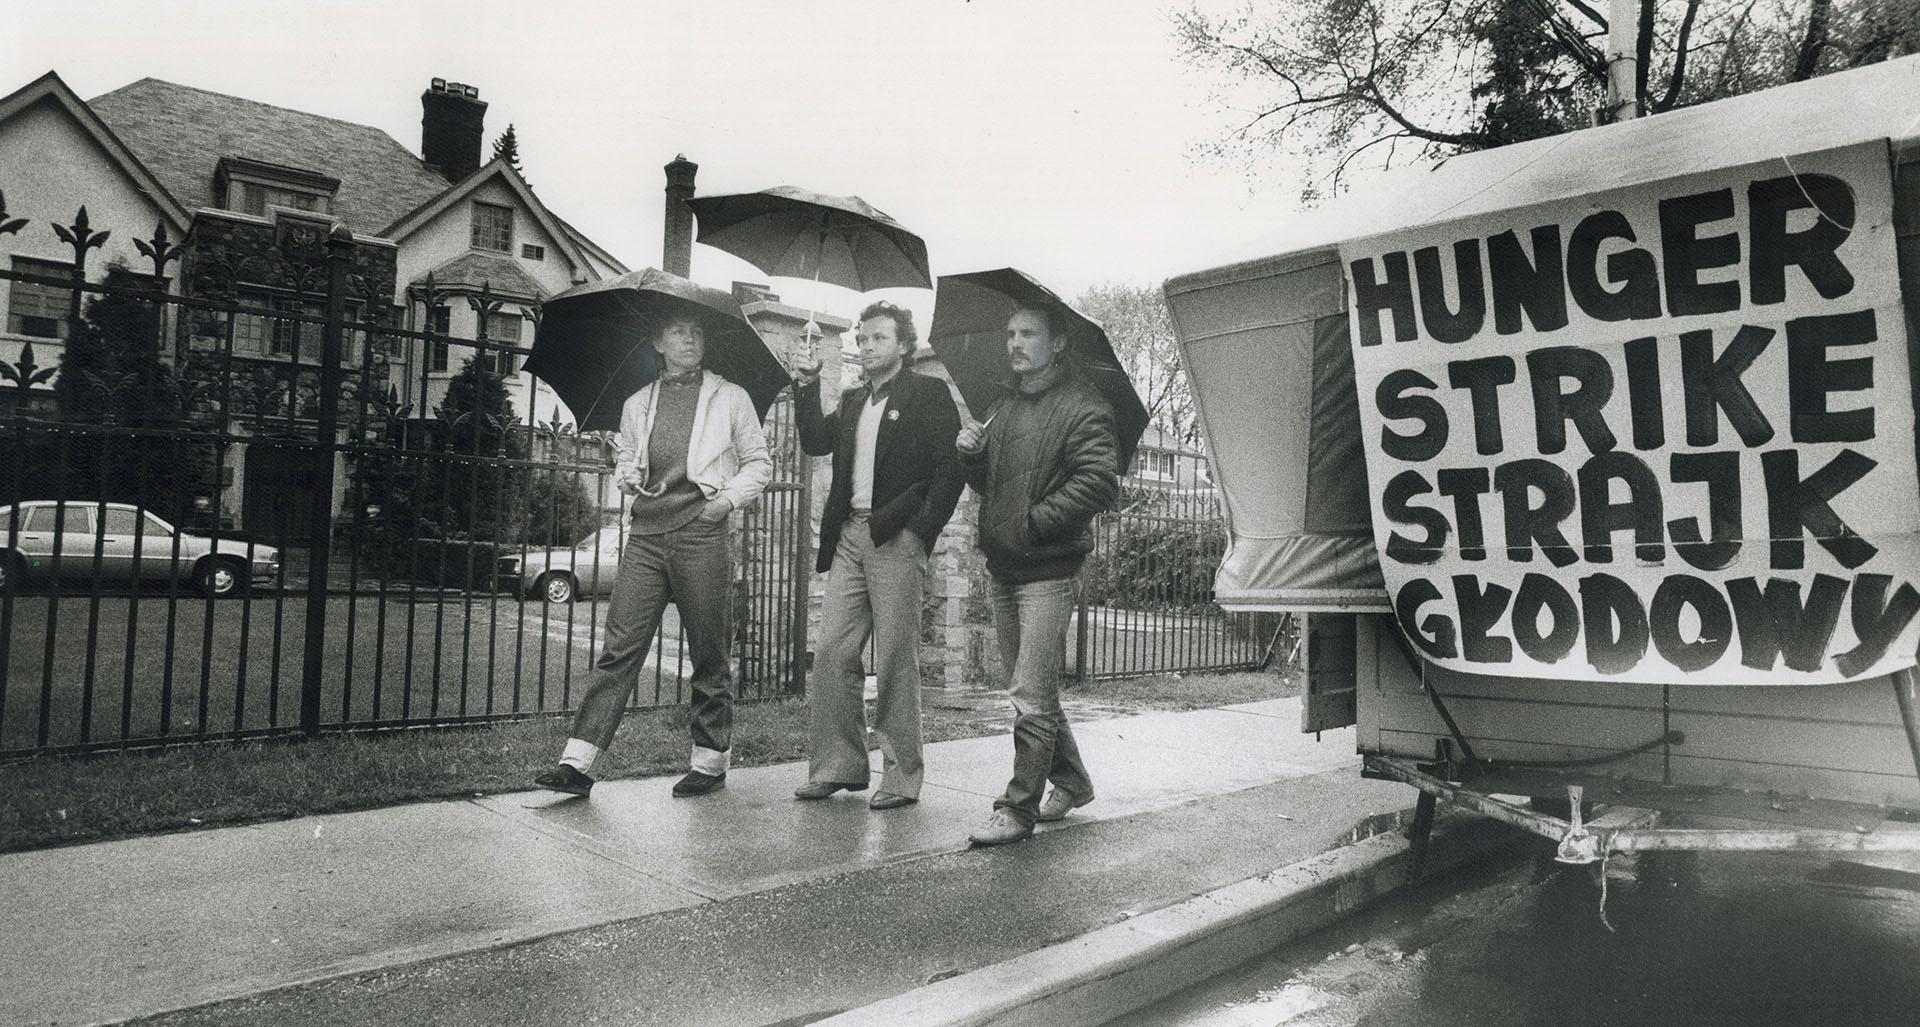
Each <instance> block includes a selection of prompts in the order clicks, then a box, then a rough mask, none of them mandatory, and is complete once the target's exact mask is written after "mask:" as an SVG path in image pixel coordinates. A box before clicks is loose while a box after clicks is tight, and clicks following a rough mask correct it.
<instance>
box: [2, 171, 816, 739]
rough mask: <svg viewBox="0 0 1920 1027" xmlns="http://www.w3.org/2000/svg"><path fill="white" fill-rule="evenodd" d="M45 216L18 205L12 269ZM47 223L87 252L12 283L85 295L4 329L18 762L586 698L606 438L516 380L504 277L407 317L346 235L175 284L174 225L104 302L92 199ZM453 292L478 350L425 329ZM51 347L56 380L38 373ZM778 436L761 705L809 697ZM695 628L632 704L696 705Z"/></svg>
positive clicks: (442, 719)
mask: <svg viewBox="0 0 1920 1027" xmlns="http://www.w3.org/2000/svg"><path fill="white" fill-rule="evenodd" d="M26 227H29V226H28V225H27V224H26V223H24V222H22V221H20V220H19V219H10V218H8V217H7V215H6V213H5V210H4V200H3V199H0V251H4V249H5V243H6V242H7V239H8V235H9V234H10V233H17V232H19V231H21V230H22V229H23V228H26ZM31 227H33V228H34V229H35V230H45V229H46V228H48V227H51V228H52V229H53V230H54V231H55V232H56V233H57V234H58V235H59V237H60V239H61V240H62V241H63V242H64V243H66V244H67V245H69V246H71V247H72V249H73V252H74V256H73V260H72V262H71V264H70V265H68V266H67V267H66V268H65V272H66V273H64V274H51V273H46V269H45V268H44V267H42V266H40V265H32V266H30V267H29V268H28V269H26V270H22V269H19V268H18V267H17V266H16V267H12V268H10V267H7V266H4V265H0V288H7V289H12V290H16V291H15V293H14V295H15V297H16V298H17V297H19V296H22V295H26V296H38V297H40V298H41V299H42V300H45V299H47V297H49V296H54V295H57V296H59V297H60V298H62V299H64V301H65V305H64V311H62V310H61V309H59V308H58V306H57V305H51V304H48V303H43V304H42V305H43V306H52V312H53V315H54V316H48V315H47V313H46V312H45V311H38V310H37V308H36V309H35V310H34V311H32V312H30V313H29V314H27V315H23V316H32V317H41V318H43V320H41V321H37V322H33V323H26V322H22V323H20V324H14V325H10V326H9V329H8V332H7V334H6V336H4V337H0V338H5V339H6V340H9V341H8V342H0V345H10V344H11V343H15V342H17V343H18V344H19V345H18V349H17V350H15V351H13V352H11V353H9V354H8V355H10V356H11V357H12V359H11V362H10V363H0V377H3V378H4V379H5V384H4V385H0V452H4V453H6V454H8V456H7V458H6V459H5V460H4V461H0V640H3V641H4V644H5V648H6V653H5V656H4V658H0V755H14V754H21V753H30V752H54V751H79V750H90V749H99V748H112V747H124V746H130V745H148V744H165V743H170V742H176V741H183V740H199V739H207V738H216V737H218V738H246V737H257V736H270V735H283V734H294V733H302V734H307V735H314V734H318V733H320V732H323V731H338V730H358V729H378V728H393V727H411V726H418V725H442V724H457V723H472V722H479V721H486V720H495V719H503V718H516V717H527V716H537V715H549V714H561V713H565V712H568V711H570V710H571V709H572V706H573V703H574V701H575V699H576V697H577V694H576V689H575V684H576V682H577V681H579V680H580V679H581V676H582V675H583V674H584V673H585V672H586V671H587V670H588V669H589V668H590V667H591V663H592V659H593V657H594V655H595V652H594V644H595V640H596V638H597V635H598V631H599V626H600V621H601V620H602V618H604V616H605V609H604V607H605V604H606V593H608V592H610V590H611V584H612V581H613V576H614V567H615V561H616V560H617V551H618V550H617V539H618V538H619V537H620V534H621V531H620V528H621V525H620V524H618V523H617V520H616V518H617V517H618V513H617V511H618V510H619V508H620V506H621V505H622V504H621V503H620V502H619V497H618V494H617V492H616V491H615V490H614V489H613V486H612V484H611V451H610V449H609V448H608V447H607V446H606V445H605V443H604V440H603V439H602V438H601V437H598V436H595V435H588V436H581V435H577V434H574V433H572V432H571V431H570V430H569V429H568V428H566V427H564V426H562V425H561V424H559V423H557V421H555V420H552V419H549V420H548V421H546V422H541V421H539V420H537V415H538V414H539V412H540V410H541V408H542V399H541V397H540V396H539V395H538V389H537V386H536V385H535V383H534V382H533V381H532V379H530V378H528V377H527V376H525V375H515V374H514V373H513V372H514V371H515V369H516V368H517V367H518V366H519V364H520V363H521V362H522V361H523V360H524V358H525V357H526V356H527V355H528V354H529V353H530V352H531V350H530V349H529V348H527V347H525V346H521V345H519V344H518V342H517V341H501V342H494V341H491V340H490V339H489V338H488V336H489V333H490V331H491V328H490V326H491V325H494V324H497V323H498V321H497V315H499V314H500V311H501V308H502V303H501V300H500V299H499V297H497V296H495V295H493V294H492V292H491V289H490V287H482V288H481V289H479V290H478V291H477V292H476V293H473V294H470V295H465V296H464V297H456V296H455V295H454V294H452V293H451V292H449V291H448V290H444V289H440V288H437V287H436V286H434V284H433V283H432V281H431V279H429V280H427V281H426V282H425V283H424V285H423V286H422V287H418V288H415V289H412V290H409V293H408V296H407V301H406V302H405V303H404V304H395V303H393V301H392V298H393V296H394V295H395V290H394V289H393V287H392V278H391V270H390V268H391V264H390V263H389V265H388V271H387V274H386V277H384V278H383V277H382V276H381V275H380V274H379V273H378V268H377V267H374V268H372V270H369V265H367V262H366V261H365V259H364V257H365V254H364V253H357V252H356V249H357V248H356V244H355V243H354V242H353V241H352V240H351V239H350V238H347V237H345V236H344V233H341V234H339V235H336V236H333V237H325V233H324V231H323V232H322V237H321V238H319V239H317V240H314V242H315V245H313V246H310V247H308V249H307V251H306V258H305V259H299V258H298V255H296V258H295V259H288V260H272V261H255V262H254V263H252V264H249V263H248V262H247V261H245V260H239V261H229V262H227V263H226V264H225V265H224V266H219V267H212V268H211V269H210V265H214V264H215V263H216V258H217V256H218V254H217V253H215V252H213V251H212V250H211V248H209V249H210V252H209V253H208V254H205V255H199V256H196V255H194V254H188V258H189V261H188V262H189V264H192V263H194V262H195V261H198V262H199V266H197V267H188V268H184V269H183V271H182V278H183V279H184V285H185V286H186V287H185V288H181V289H178V290H176V289H175V288H174V287H173V286H172V284H171V283H170V281H169V279H168V277H167V272H168V270H169V265H170V264H173V263H175V262H176V261H179V260H180V259H181V258H182V255H183V250H182V247H181V246H179V245H177V244H174V243H171V242H170V241H169V240H168V239H167V237H166V234H165V231H164V228H162V229H161V230H160V231H158V232H156V233H155V235H154V237H153V239H152V240H151V242H150V243H148V242H143V243H141V244H140V247H139V249H140V252H141V253H142V254H143V255H144V256H146V257H147V258H148V259H149V260H150V261H151V262H152V264H153V268H152V272H151V273H150V274H141V275H136V274H134V273H132V272H130V271H126V270H124V269H120V268H114V269H111V270H109V271H108V273H107V274H106V276H105V279H104V280H103V281H96V282H88V281H87V280H86V279H87V274H86V272H87V266H86V265H87V260H88V257H89V251H90V250H92V249H95V248H97V247H98V246H99V242H100V240H101V239H103V238H105V236H106V234H107V233H105V232H97V231H95V230H94V229H93V228H92V227H91V226H90V225H88V224H87V221H86V214H85V210H84V209H82V211H81V212H80V216H79V217H77V218H76V219H75V221H74V223H73V224H71V225H64V226H61V225H55V226H31ZM196 231H197V230H196ZM361 249H364V248H361ZM209 275H212V276H213V277H214V278H218V279H221V280H224V281H226V282H228V283H230V284H231V283H235V282H240V283H246V284H247V285H248V286H249V288H248V290H247V291H246V293H245V294H244V295H241V294H239V293H237V292H235V291H234V290H232V289H225V290H223V289H214V288H207V287H206V283H207V281H209V280H212V279H209V278H208V277H207V276H209ZM222 276H224V277H222ZM22 286H24V288H22ZM182 293H187V294H188V295H182ZM458 298H464V299H465V300H466V301H467V302H468V303H469V304H470V305H471V306H472V308H473V310H474V312H475V315H476V320H477V323H478V325H479V329H478V331H477V333H476V335H477V337H476V338H473V339H465V338H458V337H454V336H452V335H450V334H449V333H448V332H447V330H446V326H445V324H444V323H443V322H440V321H438V320H436V318H435V315H434V314H433V312H434V311H435V310H437V309H439V308H440V307H441V306H442V305H444V304H447V303H450V302H453V301H454V300H456V299H458ZM27 306H29V307H31V306H32V304H27ZM62 314H63V315H64V316H60V315H62ZM533 316H536V317H537V310H536V311H534V314H533ZM10 320H12V319H11V318H10ZM36 338H38V339H41V340H42V343H41V345H42V348H41V349H40V350H38V351H36V349H35V347H34V345H33V342H32V341H30V340H33V339H36ZM55 345H59V346H64V347H65V351H66V352H65V357H64V359H63V360H60V361H57V362H56V361H54V360H49V362H48V363H49V364H55V363H57V364H58V366H60V367H61V368H62V369H63V370H62V373H61V374H60V375H59V377H58V378H54V376H53V370H54V368H53V367H51V366H47V365H42V364H40V363H38V361H39V360H40V359H41V358H42V357H43V356H46V355H47V349H48V348H50V347H52V346H55ZM463 352H471V353H472V354H473V357H472V358H471V359H469V360H468V361H467V362H466V364H465V365H464V366H459V367H455V366H452V364H451V362H450V361H449V359H448V355H451V354H460V353H463ZM503 372H505V373H504V374H503ZM510 383H513V385H512V388H510V387H509V385H510ZM516 399H518V400H519V401H520V403H522V404H524V410H520V409H516V404H515V403H514V400H516ZM546 406H547V407H548V408H549V409H550V408H551V401H550V400H549V401H547V402H546ZM768 426H769V433H770V436H771V442H772V443H773V448H774V451H775V452H776V453H777V454H780V457H779V460H778V465H779V467H780V468H781V470H782V474H781V478H782V479H783V480H779V481H776V482H775V484H774V485H773V486H772V488H771V489H770V490H769V493H768V495H767V496H766V498H765V499H763V500H762V501H761V502H760V503H759V504H756V505H755V506H754V507H753V508H752V509H750V510H749V511H747V512H746V513H744V514H741V515H737V516H738V517H739V523H738V527H739V530H740V534H739V538H740V540H741V545H740V546H738V547H737V548H738V553H737V560H736V571H735V573H736V575H737V580H738V582H739V584H740V586H741V587H740V588H739V589H737V590H736V594H737V597H738V598H737V616H736V618H735V620H736V638H735V643H736V644H735V655H736V658H737V664H738V667H739V673H738V674H737V681H738V690H739V694H740V695H741V697H742V698H745V699H755V698H761V697H768V696H774V695H780V694H788V693H793V692H798V691H800V690H802V689H803V687H804V678H803V675H804V661H803V660H802V659H798V658H796V654H798V653H804V651H805V630H806V624H805V620H804V617H803V616H798V617H797V616H795V614H794V612H793V611H795V610H804V607H805V604H804V602H802V601H801V600H802V599H803V598H804V596H805V592H804V589H805V587H806V570H807V567H808V564H809V560H808V558H807V553H806V545H807V541H808V540H807V538H806V537H805V536H806V532H807V529H808V520H807V516H806V514H807V509H808V498H807V486H806V484H805V481H804V478H803V476H802V475H800V474H799V473H798V470H797V469H798V468H799V467H800V463H799V460H798V458H797V455H795V453H794V452H793V451H795V450H796V449H797V447H796V446H795V444H794V438H793V432H792V428H791V416H790V412H788V411H786V410H784V409H781V408H776V411H775V413H774V415H772V416H770V417H769V420H768ZM609 537H611V538H612V539H614V540H616V543H615V544H613V545H608V544H605V540H606V539H608V538H609ZM674 624H675V621H674V619H673V618H672V617H671V616H669V618H668V622H667V626H666V627H665V628H663V630H662V631H661V634H660V637H659V638H658V639H657V640H656V642H655V646H654V651H653V656H652V658H651V661H650V662H651V666H650V667H648V668H647V671H646V673H645V675H644V676H643V680H642V681H641V682H640V684H639V685H638V686H637V687H636V690H635V693H634V695H633V697H632V699H631V702H632V705H633V706H634V707H635V708H640V707H647V706H657V705H666V704H672V703H677V702H679V701H681V700H682V698H683V697H684V685H683V678H684V677H685V676H686V674H687V673H688V672H689V670H690V668H689V667H688V666H687V665H686V663H685V661H684V660H683V658H682V656H681V651H682V647H681V646H680V645H678V644H676V638H677V636H678V632H677V630H675V629H674Z"/></svg>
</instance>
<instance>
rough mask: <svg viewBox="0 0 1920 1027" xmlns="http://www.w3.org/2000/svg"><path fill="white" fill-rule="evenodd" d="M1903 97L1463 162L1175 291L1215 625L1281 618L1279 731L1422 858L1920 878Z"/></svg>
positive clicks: (1615, 134) (1413, 175) (1812, 84)
mask: <svg viewBox="0 0 1920 1027" xmlns="http://www.w3.org/2000/svg"><path fill="white" fill-rule="evenodd" d="M1916 97H1920V58H1906V59H1903V60H1898V61H1891V62H1887V63H1884V64H1880V65H1876V66H1872V67H1867V68H1862V69H1858V70H1854V71H1849V72H1845V73H1841V74H1836V75H1831V76H1828V77H1824V78H1819V79H1815V80H1812V81H1808V82H1803V83H1798V84H1794V85H1790V86H1784V87H1780V88H1775V89H1770V90H1766V91H1764V92H1759V93H1754V94H1750V95H1746V96H1742V97H1738V98H1735V99H1730V100H1725V101H1720V102H1717V103H1712V104H1706V105H1702V106H1699V107H1694V108H1688V109H1683V110H1678V111H1673V112H1670V113H1665V114H1661V115H1658V116H1655V117H1650V118H1644V119H1639V120H1631V121H1626V122H1622V123H1619V124H1613V125H1605V126H1600V127H1595V128H1591V129H1587V130H1583V131H1579V132H1574V133H1569V134H1565V135H1560V136H1554V137H1551V138H1545V139H1540V140H1535V141H1531V142H1527V143H1521V144H1517V145H1513V146H1507V147H1503V148H1500V149H1497V150H1490V151H1485V152H1479V153H1472V154H1466V155H1462V156H1457V157H1453V158H1451V159H1449V160H1446V161H1445V162H1443V163H1441V164H1440V165H1438V166H1437V167H1432V168H1418V169H1407V170H1401V171H1398V172H1394V173H1390V174H1387V175H1384V176H1382V177H1381V179H1380V180H1379V181H1378V182H1377V183H1374V184H1371V185H1369V186H1368V187H1367V188H1365V189H1363V190H1361V191H1359V192H1357V193H1356V194H1354V195H1351V196H1349V197H1346V198H1344V199H1343V200H1341V201H1340V202H1337V203H1334V204H1332V205H1330V206H1329V207H1327V208H1325V209H1324V210H1322V211H1319V212H1317V213H1316V214H1314V215H1313V216H1312V217H1311V219H1309V220H1307V221H1305V222H1304V224H1303V225H1301V226H1300V227H1298V228H1295V229H1292V230H1290V231H1289V232H1288V233H1287V235H1286V236H1285V237H1284V238H1281V239H1278V240H1276V241H1275V244H1274V245H1273V246H1272V247H1270V248H1269V249H1268V251H1267V255H1264V256H1260V257H1257V258H1256V259H1251V260H1243V261H1239V262H1236V263H1232V264H1228V265H1225V266H1221V267H1217V268H1213V269H1211V270H1205V271H1200V272H1197V273H1194V274H1188V275H1183V276H1180V277H1177V278H1174V279H1172V280H1170V281H1168V282H1167V283H1166V286H1165V292H1166V297H1167V301H1168V304H1169V306H1170V308H1171V311H1172V315H1173V324H1174V328H1175V332H1176V334H1177V335H1178V337H1179V342H1180V346H1181V352H1182V356H1183V359H1184V361H1185V366H1186V368H1187V371H1188V374H1189V376H1190V380H1191V383H1192V387H1193V390H1194V393H1195V397H1196V400H1197V404H1198V408H1199V415H1200V423H1201V429H1202V433H1203V435H1204V438H1205V442H1206V446H1207V448H1208V453H1209V456H1210V457H1211V459H1212V461H1213V473H1214V479H1215V481H1216V483H1217V484H1218V486H1219V488H1220V489H1221V492H1222V495H1223V499H1224V507H1225V510H1226V518H1227V523H1228V528H1229V539H1230V540H1229V546H1228V550H1227V553H1226V556H1225V559H1224V561H1223V563H1222V565H1221V567H1220V570H1219V572H1218V576H1217V581H1216V595H1217V598H1218V601H1219V602H1220V603H1221V604H1222V605H1223V606H1225V607H1227V608H1229V609H1237V610H1248V611H1287V612H1292V613H1294V614H1297V615H1302V616H1303V617H1304V620H1305V623H1306V636H1307V637H1306V643H1305V646H1304V651H1305V654H1306V655H1305V660H1304V665H1305V677H1306V699H1307V701H1306V703H1305V713H1304V722H1303V723H1302V725H1301V728H1302V730H1305V731H1320V730H1325V729H1329V728H1334V727H1341V726H1345V725H1349V724H1352V725H1356V727H1357V737H1358V747H1359V750H1360V753H1361V754H1362V756H1363V757H1364V759H1363V766H1364V771H1363V772H1364V773H1365V774H1367V775H1369V776H1372V777H1378V778H1388V779H1395V780H1399V781H1404V782H1406V783H1408V784H1410V785H1412V786H1414V787H1415V788H1417V789H1419V791H1420V797H1419V798H1420V801H1419V804H1418V806H1417V807H1416V818H1415V828H1414V834H1415V839H1416V845H1424V842H1425V832H1426V829H1427V828H1428V827H1430V825H1431V822H1432V815H1433V809H1434V802H1435V800H1436V799H1443V800H1446V801H1449V802H1453V803H1457V804H1460V805H1463V806H1466V807H1468V808H1470V809H1473V810H1476V811H1478V812H1480V813H1482V814H1485V815H1487V816H1490V817H1494V818H1497V819H1500V820H1504V821H1507V822H1509V823H1513V824H1515V825H1518V826H1520V827H1522V828H1524V829H1526V830H1529V831H1532V832H1535V833H1538V834H1541V835H1544V836H1546V837H1548V838H1551V839H1553V840H1555V841H1556V842H1558V843H1559V856H1560V858H1561V859H1563V860H1565V861H1568V862H1577V863H1584V862H1594V861H1603V860H1605V859H1606V858H1607V857H1608V856H1609V855H1610V854H1613V853H1621V852H1633V851H1641V850H1648V849H1696V850H1698V849H1744V850H1830V851H1852V852H1863V851H1916V850H1920V713H1917V712H1916V707H1920V699H1917V698H1916V694H1915V692H1916V688H1915V670H1914V667H1915V654H1916V648H1920V479H1917V478H1916V473H1915V465H1916V449H1920V446H1917V445H1916V436H1915V430H1914V402H1913V399H1914V392H1915V384H1914V376H1915V375H1916V374H1920V357H1916V355H1915V352H1914V343H1915V339H1916V335H1915V326H1916V323H1917V322H1920V101H1916V100H1915V98H1916ZM1596 809H1597V810H1599V814H1598V815H1597V816H1592V814H1593V812H1594V811H1595V810H1596ZM1589 817H1591V819H1589Z"/></svg>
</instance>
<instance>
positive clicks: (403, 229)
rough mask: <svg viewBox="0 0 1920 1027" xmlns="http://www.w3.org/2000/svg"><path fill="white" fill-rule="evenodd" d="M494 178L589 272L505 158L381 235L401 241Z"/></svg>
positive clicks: (572, 260)
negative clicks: (504, 185) (503, 184)
mask: <svg viewBox="0 0 1920 1027" xmlns="http://www.w3.org/2000/svg"><path fill="white" fill-rule="evenodd" d="M495 178H498V179H499V180H500V181H502V182H503V183H505V184H506V187H507V189H508V190H509V191H511V192H512V193H513V194H514V196H516V197H518V198H519V200H520V205H521V206H522V207H524V208H526V210H527V211H528V212H529V213H531V214H532V215H533V219H534V220H535V221H536V222H538V223H539V224H540V227H541V229H542V230H544V231H545V232H546V233H547V236H548V238H551V239H552V240H553V241H554V245H555V246H557V247H559V249H560V252H562V253H564V254H566V257H567V261H568V262H569V263H571V264H572V265H573V266H574V267H576V268H578V269H580V270H582V271H587V272H589V273H591V272H592V267H591V266H590V265H588V263H587V258H586V256H585V255H584V254H582V253H581V252H580V247H579V245H578V244H577V243H576V242H574V239H573V235H572V233H570V232H568V231H567V230H566V229H564V228H562V227H561V224H560V220H559V218H557V217H555V216H554V214H553V212H552V211H550V210H548V209H547V205H546V204H544V203H541V202H540V198H539V197H538V196H535V195H534V194H533V190H532V189H529V188H528V187H527V180H526V179H524V178H521V177H520V173H519V172H518V171H515V170H513V165H511V164H509V163H507V160H506V158H504V157H495V158H494V159H493V160H491V161H488V162H487V163H486V164H483V165H481V166H480V168H479V169H478V170H476V171H475V172H474V173H473V174H471V175H468V176H467V177H465V178H463V179H461V180H460V181H458V182H456V183H454V184H453V186H452V188H449V189H444V190H442V191H441V192H439V193H436V194H435V195H433V196H431V197H429V198H428V199H427V201H426V202H425V203H422V204H421V205H419V206H418V207H415V208H414V209H412V210H410V211H407V212H406V213H404V214H402V215H401V216H400V217H399V218H397V219H396V220H395V221H394V222H393V223H392V224H389V225H387V226H385V227H384V228H383V229H382V230H381V232H380V234H381V235H382V236H385V237H386V238H389V239H392V240H394V241H396V242H398V241H400V240H403V239H405V238H406V237H407V236H409V235H412V234H413V233H414V232H415V231H416V230H418V229H419V228H420V227H421V226H423V225H425V224H427V223H428V222H430V221H432V220H433V219H434V218H435V217H438V216H439V215H440V213H441V212H443V211H445V210H446V209H447V208H449V207H451V206H453V205H454V204H456V203H459V202H460V201H461V200H463V199H465V198H466V197H468V196H470V195H472V194H473V193H474V191H475V190H477V189H479V188H480V186H481V185H482V184H484V183H486V182H488V181H490V180H492V179H495Z"/></svg>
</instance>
